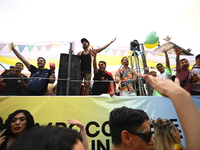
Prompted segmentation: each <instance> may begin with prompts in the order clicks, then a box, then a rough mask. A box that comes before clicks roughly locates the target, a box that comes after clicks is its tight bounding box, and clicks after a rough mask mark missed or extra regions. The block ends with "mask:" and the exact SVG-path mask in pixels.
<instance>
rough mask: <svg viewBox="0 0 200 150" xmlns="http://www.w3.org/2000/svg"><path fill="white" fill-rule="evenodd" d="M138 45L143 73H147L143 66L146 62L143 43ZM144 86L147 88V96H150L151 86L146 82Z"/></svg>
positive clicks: (145, 65)
mask: <svg viewBox="0 0 200 150" xmlns="http://www.w3.org/2000/svg"><path fill="white" fill-rule="evenodd" d="M140 46H141V58H142V62H143V68H144V74H149V72H148V70H145V68H146V67H147V62H146V57H145V53H144V45H143V44H140ZM146 88H147V93H148V96H150V95H151V86H150V84H149V83H146Z"/></svg>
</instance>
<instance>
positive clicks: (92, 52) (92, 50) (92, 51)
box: [89, 48, 97, 57]
mask: <svg viewBox="0 0 200 150" xmlns="http://www.w3.org/2000/svg"><path fill="white" fill-rule="evenodd" d="M89 53H90V54H91V55H92V56H93V57H94V56H96V55H97V52H96V51H95V50H94V49H93V48H92V49H91V50H90V52H89Z"/></svg>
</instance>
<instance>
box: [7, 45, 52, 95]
mask: <svg viewBox="0 0 200 150" xmlns="http://www.w3.org/2000/svg"><path fill="white" fill-rule="evenodd" d="M10 45H11V49H12V51H13V52H14V54H15V55H16V56H17V57H18V58H19V59H20V60H21V61H22V62H23V63H24V64H25V66H26V67H27V68H28V70H29V71H30V72H31V76H30V79H29V81H28V82H27V88H26V90H25V92H24V94H25V95H44V93H45V91H46V89H47V86H48V83H49V82H50V83H54V81H55V66H52V67H50V70H49V69H45V64H46V60H45V59H44V58H43V57H39V58H38V59H37V66H38V68H37V67H35V66H33V65H32V64H30V63H29V62H28V61H27V60H26V59H25V58H24V57H23V56H22V55H21V54H20V53H19V52H18V51H17V50H16V49H15V47H14V44H13V43H11V44H10ZM41 76H42V77H41ZM33 77H37V79H32V78H33ZM38 78H40V79H38ZM42 78H44V79H42ZM36 82H37V83H36ZM35 83H36V84H35ZM33 84H35V86H33Z"/></svg>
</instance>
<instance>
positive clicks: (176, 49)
mask: <svg viewBox="0 0 200 150" xmlns="http://www.w3.org/2000/svg"><path fill="white" fill-rule="evenodd" d="M182 51H183V49H181V50H180V49H178V48H177V47H176V48H175V53H176V56H180V54H181V53H182Z"/></svg>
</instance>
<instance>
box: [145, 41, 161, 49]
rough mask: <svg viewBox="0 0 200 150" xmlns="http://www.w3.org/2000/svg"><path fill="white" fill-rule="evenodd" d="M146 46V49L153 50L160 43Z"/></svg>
mask: <svg viewBox="0 0 200 150" xmlns="http://www.w3.org/2000/svg"><path fill="white" fill-rule="evenodd" d="M144 45H145V47H146V48H148V49H151V48H154V47H156V46H157V45H158V42H156V43H155V44H146V43H145V44H144Z"/></svg>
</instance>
